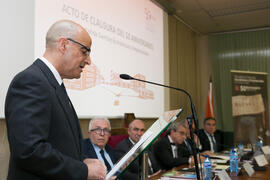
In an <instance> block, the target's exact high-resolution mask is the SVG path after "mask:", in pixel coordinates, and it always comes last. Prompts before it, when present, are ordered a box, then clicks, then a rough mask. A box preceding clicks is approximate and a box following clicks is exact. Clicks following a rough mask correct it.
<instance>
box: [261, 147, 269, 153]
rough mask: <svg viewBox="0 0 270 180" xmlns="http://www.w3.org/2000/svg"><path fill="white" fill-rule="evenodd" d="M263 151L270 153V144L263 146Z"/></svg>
mask: <svg viewBox="0 0 270 180" xmlns="http://www.w3.org/2000/svg"><path fill="white" fill-rule="evenodd" d="M262 151H263V153H264V154H265V155H267V154H270V146H263V147H262Z"/></svg>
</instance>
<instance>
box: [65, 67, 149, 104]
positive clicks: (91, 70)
mask: <svg viewBox="0 0 270 180" xmlns="http://www.w3.org/2000/svg"><path fill="white" fill-rule="evenodd" d="M134 77H135V78H137V79H142V80H145V76H144V75H142V74H136V75H134ZM64 83H65V86H66V88H67V89H72V90H86V89H89V88H94V87H95V86H103V87H104V89H106V90H107V91H110V92H111V93H112V94H114V96H115V97H116V98H117V99H119V97H121V96H129V97H134V98H140V99H145V100H146V99H154V93H153V91H151V90H148V89H146V86H145V83H144V82H140V81H124V80H122V79H120V78H119V74H118V73H116V72H113V71H111V73H110V79H109V80H106V79H105V78H104V77H103V76H102V74H101V73H100V71H99V69H98V67H97V66H96V65H95V64H94V63H92V64H91V66H89V65H86V66H85V68H84V69H83V72H82V74H81V78H80V79H71V80H68V79H65V80H64ZM110 87H117V89H124V90H122V91H121V92H117V91H115V92H114V89H115V88H110ZM130 90H132V92H133V93H132V94H131V93H130ZM114 105H119V100H116V101H115V103H114Z"/></svg>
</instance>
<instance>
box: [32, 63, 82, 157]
mask: <svg viewBox="0 0 270 180" xmlns="http://www.w3.org/2000/svg"><path fill="white" fill-rule="evenodd" d="M34 65H37V66H38V67H39V68H40V69H41V71H42V72H43V73H44V74H45V76H46V77H47V79H48V81H49V82H50V84H51V85H52V87H53V88H54V89H55V92H56V96H57V98H58V100H59V102H60V104H61V106H62V108H63V110H64V112H65V114H66V117H67V120H68V123H69V125H70V128H71V130H72V134H73V139H74V141H75V144H76V146H77V150H78V153H79V154H80V153H81V148H80V142H79V138H78V137H81V132H80V128H79V127H80V126H79V124H78V123H79V122H78V117H77V114H76V112H75V110H74V109H72V108H73V106H72V107H71V106H70V105H69V103H70V101H69V99H68V97H67V95H66V93H65V92H64V90H63V89H62V88H61V86H60V85H59V84H58V82H57V80H56V79H55V77H54V75H53V73H52V72H51V70H50V69H49V68H48V67H47V66H46V65H45V64H44V63H43V62H42V61H41V60H39V59H37V60H36V61H35V62H34ZM71 105H72V104H71Z"/></svg>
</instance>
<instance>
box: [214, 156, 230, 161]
mask: <svg viewBox="0 0 270 180" xmlns="http://www.w3.org/2000/svg"><path fill="white" fill-rule="evenodd" d="M212 157H213V158H219V159H223V160H230V156H226V155H213V156H211V157H210V158H212Z"/></svg>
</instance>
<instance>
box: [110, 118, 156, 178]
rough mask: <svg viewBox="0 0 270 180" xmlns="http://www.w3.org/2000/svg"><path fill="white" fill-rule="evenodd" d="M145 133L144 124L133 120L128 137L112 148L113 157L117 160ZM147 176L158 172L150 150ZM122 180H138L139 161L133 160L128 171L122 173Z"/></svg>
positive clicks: (138, 120)
mask: <svg viewBox="0 0 270 180" xmlns="http://www.w3.org/2000/svg"><path fill="white" fill-rule="evenodd" d="M144 132H145V125H144V122H143V121H142V120H140V119H135V120H133V121H132V122H131V123H130V124H129V127H128V135H129V137H128V138H126V139H124V140H123V141H121V142H120V143H119V144H117V146H116V147H115V148H114V152H115V156H116V158H117V159H120V158H121V157H123V156H124V155H125V154H126V153H127V152H128V151H129V150H130V149H131V148H132V147H133V145H134V144H136V143H137V142H138V141H139V140H140V138H141V136H142V135H143V134H144ZM148 157H149V160H148V166H149V168H148V174H149V175H152V174H153V173H156V172H158V170H159V169H160V168H159V164H158V163H157V160H156V159H155V157H154V155H153V154H152V152H151V150H149V151H148ZM121 177H122V178H123V179H128V180H138V179H139V161H138V160H135V162H133V163H132V164H131V165H130V166H129V167H128V169H127V170H126V171H125V172H124V173H123V175H122V176H121Z"/></svg>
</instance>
